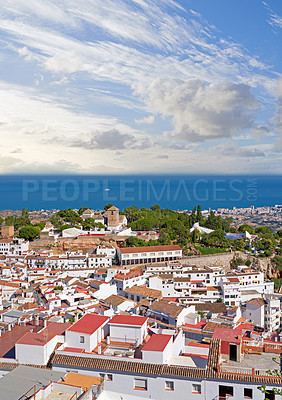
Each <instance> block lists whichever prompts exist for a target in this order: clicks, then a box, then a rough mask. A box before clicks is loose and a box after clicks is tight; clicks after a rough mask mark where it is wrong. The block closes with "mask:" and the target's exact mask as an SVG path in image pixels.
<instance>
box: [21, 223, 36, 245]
mask: <svg viewBox="0 0 282 400" xmlns="http://www.w3.org/2000/svg"><path fill="white" fill-rule="evenodd" d="M39 235H40V228H38V227H36V226H33V225H27V226H24V227H23V228H21V229H20V230H19V237H20V238H23V239H26V240H29V241H32V240H34V239H36V238H38V237H39Z"/></svg>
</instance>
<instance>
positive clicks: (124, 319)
mask: <svg viewBox="0 0 282 400" xmlns="http://www.w3.org/2000/svg"><path fill="white" fill-rule="evenodd" d="M147 319H148V318H146V317H139V316H137V315H136V316H135V315H115V316H114V317H113V318H112V319H111V320H110V322H109V324H117V325H137V326H142V325H143V324H145V322H146V321H147Z"/></svg>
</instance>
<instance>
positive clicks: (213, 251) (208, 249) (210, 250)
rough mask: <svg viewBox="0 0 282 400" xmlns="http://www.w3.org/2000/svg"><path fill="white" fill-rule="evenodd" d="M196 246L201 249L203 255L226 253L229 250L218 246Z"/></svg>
mask: <svg viewBox="0 0 282 400" xmlns="http://www.w3.org/2000/svg"><path fill="white" fill-rule="evenodd" d="M196 248H197V249H198V250H199V251H200V253H201V255H207V254H217V253H225V252H227V251H228V250H227V249H219V248H217V247H203V246H196Z"/></svg>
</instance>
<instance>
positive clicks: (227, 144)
mask: <svg viewBox="0 0 282 400" xmlns="http://www.w3.org/2000/svg"><path fill="white" fill-rule="evenodd" d="M0 41H1V46H0V103H1V107H0V135H1V153H0V173H35V172H36V173H81V174H86V173H87V174H88V173H91V174H101V173H105V174H123V173H125V174H127V173H204V174H206V173H225V174H228V173H233V174H234V173H248V174H249V173H253V174H256V173H257V174H261V173H264V174H278V173H281V172H282V75H281V74H282V52H281V43H282V2H281V1H280V0H265V1H260V0H247V1H246V0H228V1H226V0H178V1H177V0H83V1H81V2H78V1H77V0H28V1H27V0H1V4H0Z"/></svg>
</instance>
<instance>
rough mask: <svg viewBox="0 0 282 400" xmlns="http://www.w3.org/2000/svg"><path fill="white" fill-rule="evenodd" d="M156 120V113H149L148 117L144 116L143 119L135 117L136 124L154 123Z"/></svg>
mask: <svg viewBox="0 0 282 400" xmlns="http://www.w3.org/2000/svg"><path fill="white" fill-rule="evenodd" d="M154 122H155V116H154V115H149V116H148V117H144V118H141V119H135V123H136V124H148V125H150V124H153V123H154Z"/></svg>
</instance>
